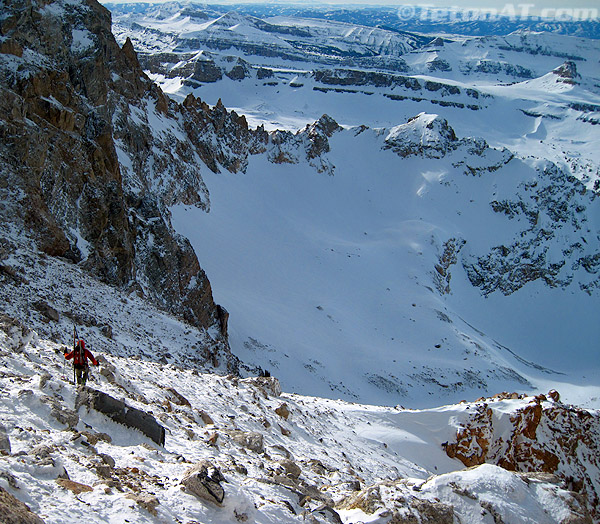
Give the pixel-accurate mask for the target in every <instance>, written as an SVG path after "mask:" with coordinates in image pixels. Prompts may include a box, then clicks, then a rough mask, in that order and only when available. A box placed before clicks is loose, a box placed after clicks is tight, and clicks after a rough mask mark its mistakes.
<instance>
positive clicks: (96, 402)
mask: <svg viewBox="0 0 600 524" xmlns="http://www.w3.org/2000/svg"><path fill="white" fill-rule="evenodd" d="M82 406H83V407H86V408H87V409H88V410H89V409H93V410H95V411H98V412H99V413H102V414H104V415H106V416H107V417H109V418H110V419H112V420H114V421H115V422H118V423H119V424H123V425H125V426H127V427H130V428H134V429H137V430H138V431H140V432H141V433H143V434H144V435H146V436H147V437H148V438H150V439H152V440H153V441H154V442H156V443H157V444H158V445H159V446H164V444H165V428H164V427H163V426H161V425H160V424H159V423H158V422H157V421H156V419H155V418H154V417H153V416H152V415H150V414H149V413H146V412H145V411H142V410H141V409H137V408H134V407H132V406H129V405H127V404H125V402H123V401H122V400H118V399H116V398H113V397H111V396H110V395H108V394H106V393H104V392H102V391H98V390H95V389H91V388H83V389H82V390H81V391H79V393H78V395H77V399H76V401H75V409H76V410H79V408H81V407H82Z"/></svg>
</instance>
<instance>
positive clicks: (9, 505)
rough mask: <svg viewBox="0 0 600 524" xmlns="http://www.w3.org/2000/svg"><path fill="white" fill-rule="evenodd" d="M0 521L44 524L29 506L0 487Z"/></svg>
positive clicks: (17, 523)
mask: <svg viewBox="0 0 600 524" xmlns="http://www.w3.org/2000/svg"><path fill="white" fill-rule="evenodd" d="M0 521H2V522H3V523H4V524H44V521H43V520H42V519H41V518H40V517H38V516H37V515H36V514H35V513H33V512H32V511H31V510H30V509H29V506H27V505H26V504H24V503H23V502H21V501H20V500H18V499H16V498H15V497H13V496H12V495H11V494H10V493H9V492H8V491H6V490H5V489H4V488H1V487H0Z"/></svg>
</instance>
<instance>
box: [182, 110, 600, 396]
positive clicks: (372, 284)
mask: <svg viewBox="0 0 600 524" xmlns="http://www.w3.org/2000/svg"><path fill="white" fill-rule="evenodd" d="M324 121H327V120H326V119H325V120H324ZM315 129H316V128H314V127H311V128H307V130H305V131H304V132H303V133H300V134H299V135H296V139H295V140H296V142H292V143H296V144H297V143H299V142H300V138H301V137H302V136H305V137H308V136H311V135H314V133H316V130H315ZM273 140H275V139H274V138H273ZM321 140H323V137H322V136H321V139H320V140H317V142H318V143H321ZM325 141H326V142H325V143H326V145H323V144H322V146H323V147H322V149H323V150H328V149H329V152H327V153H323V154H322V155H321V156H319V157H317V158H319V159H320V163H319V164H318V165H317V169H315V168H314V167H313V166H312V165H311V164H310V163H307V162H306V161H298V163H297V164H284V165H278V164H275V165H274V164H272V163H271V162H269V160H268V158H269V155H268V154H267V155H265V156H262V157H257V158H253V159H252V160H251V161H250V164H249V167H248V170H247V172H246V173H244V174H239V175H235V176H222V175H212V174H211V175H207V177H206V179H205V181H206V184H207V187H208V189H209V191H210V193H211V195H212V208H211V211H210V212H209V213H204V212H201V211H197V210H194V209H192V208H188V207H185V206H178V207H175V208H173V209H172V211H173V221H174V225H175V227H176V228H177V229H178V231H180V232H181V233H183V234H184V235H186V236H187V237H188V238H190V240H191V242H192V244H193V245H194V246H195V247H196V249H197V250H198V251H199V252H200V250H201V249H202V246H208V245H210V246H215V249H213V250H212V251H210V252H207V251H205V252H204V253H202V254H201V256H200V259H201V261H202V264H204V265H205V267H206V268H207V271H208V274H210V275H211V279H212V281H213V285H214V292H215V296H217V297H218V299H219V300H220V301H221V302H222V303H224V304H227V307H228V308H229V310H230V312H231V318H230V324H229V328H230V329H229V333H230V343H231V346H232V349H233V351H234V353H235V354H237V355H238V356H240V358H241V359H242V360H243V361H244V362H247V363H254V364H256V365H259V366H261V367H263V368H266V369H269V370H270V371H271V372H272V373H273V374H274V375H276V376H278V377H279V378H280V379H281V380H282V383H283V385H284V387H285V388H286V389H287V390H290V391H298V392H303V393H310V394H317V395H321V396H334V397H336V396H340V397H341V398H346V399H350V400H352V399H354V400H356V399H361V400H363V401H365V400H366V401H368V402H372V403H381V402H383V403H388V404H396V403H408V404H409V405H413V406H414V405H420V406H431V405H433V403H435V402H436V400H435V399H439V398H440V397H441V398H447V399H453V400H455V401H457V400H460V399H461V398H464V397H465V396H466V397H469V396H479V393H478V392H480V391H481V392H493V391H495V390H498V389H506V388H509V387H510V388H518V389H521V390H531V389H532V388H535V387H536V386H540V387H542V388H546V387H547V382H546V381H547V380H551V381H559V382H562V381H564V382H570V383H571V384H578V385H588V386H589V385H593V386H595V387H597V386H598V383H597V379H596V378H595V377H597V376H598V373H597V371H596V367H597V358H596V356H595V355H596V348H597V344H596V340H597V337H598V325H597V323H596V322H595V320H594V318H595V317H594V315H595V311H596V310H597V304H598V289H597V282H598V280H597V279H598V274H597V269H596V268H595V262H594V261H595V260H596V258H597V256H598V255H597V250H598V238H597V228H598V220H599V217H598V212H599V211H598V205H597V198H596V197H595V195H594V194H593V193H592V192H586V191H585V189H584V188H583V185H582V184H581V183H579V182H577V181H575V180H573V179H570V178H569V177H568V175H566V174H565V173H564V172H562V171H560V170H557V169H556V167H555V166H552V165H550V164H548V163H544V162H539V161H525V160H521V159H517V158H515V157H514V155H512V154H511V153H510V151H508V150H498V149H493V148H490V147H489V146H487V144H485V142H483V141H481V140H478V139H472V138H460V137H457V136H456V134H455V132H454V131H453V130H452V128H451V127H449V125H448V123H447V122H446V121H444V120H443V119H440V118H439V117H435V116H432V115H424V114H423V115H419V116H418V117H417V118H415V119H412V120H411V121H410V122H408V123H405V124H403V125H400V126H396V127H394V128H392V129H387V130H382V129H375V130H373V129H365V128H353V129H345V130H338V131H333V132H332V133H331V136H330V138H328V139H325ZM297 148H298V146H297V145H296V146H295V149H294V150H297ZM277 151H279V149H277ZM281 155H282V154H281V153H280V152H279V153H278V154H277V155H272V156H274V157H275V158H280V157H281ZM283 158H286V157H285V155H283ZM288 160H289V159H288ZM292 160H294V159H292ZM313 164H314V161H313ZM319 171H321V172H319ZM586 261H587V262H586ZM585 289H587V290H588V292H587V293H586V292H585V291H584V290H585ZM567 348H570V349H567ZM567 354H568V357H567ZM508 384H510V385H508ZM573 392H574V393H575V391H573ZM591 396H594V395H593V394H592V395H591ZM594 402H596V401H594Z"/></svg>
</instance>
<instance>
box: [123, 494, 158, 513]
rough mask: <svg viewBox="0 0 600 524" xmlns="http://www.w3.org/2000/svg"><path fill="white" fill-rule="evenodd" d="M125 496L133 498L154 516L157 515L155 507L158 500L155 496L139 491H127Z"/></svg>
mask: <svg viewBox="0 0 600 524" xmlns="http://www.w3.org/2000/svg"><path fill="white" fill-rule="evenodd" d="M126 498H128V499H131V500H133V501H134V502H135V503H137V504H138V505H139V506H141V507H142V508H144V509H145V510H146V511H148V513H150V514H152V515H154V516H155V517H156V516H157V515H158V511H156V507H157V506H158V505H159V504H160V501H159V500H158V498H156V497H155V496H153V495H146V494H141V493H129V494H127V496H126Z"/></svg>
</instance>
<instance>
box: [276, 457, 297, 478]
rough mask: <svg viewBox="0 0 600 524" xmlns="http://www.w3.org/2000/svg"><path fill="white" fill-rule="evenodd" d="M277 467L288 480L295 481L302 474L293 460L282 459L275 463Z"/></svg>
mask: <svg viewBox="0 0 600 524" xmlns="http://www.w3.org/2000/svg"><path fill="white" fill-rule="evenodd" d="M277 465H278V466H279V467H280V468H281V469H282V470H283V473H284V474H285V475H286V476H288V477H290V478H293V479H296V480H297V479H298V477H300V475H301V474H302V469H301V468H300V466H298V464H296V463H295V462H294V461H293V460H290V459H282V460H279V461H277Z"/></svg>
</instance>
